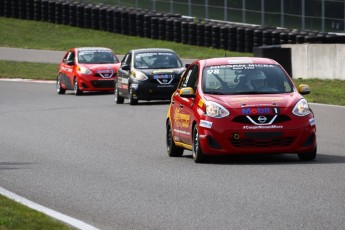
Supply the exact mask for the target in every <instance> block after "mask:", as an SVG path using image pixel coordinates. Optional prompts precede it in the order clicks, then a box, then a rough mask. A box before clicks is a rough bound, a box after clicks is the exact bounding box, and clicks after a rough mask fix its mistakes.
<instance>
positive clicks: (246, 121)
mask: <svg viewBox="0 0 345 230" xmlns="http://www.w3.org/2000/svg"><path fill="white" fill-rule="evenodd" d="M258 117H259V115H255V116H250V118H251V119H252V120H254V121H257V120H258ZM265 117H266V118H267V121H271V120H272V118H273V117H274V115H265ZM290 120H291V118H290V117H289V116H286V115H278V116H277V117H276V119H275V120H274V122H273V124H276V123H281V122H286V121H290ZM232 121H233V122H237V123H241V124H252V122H251V121H250V120H249V119H248V118H247V116H237V117H235V118H234V119H233V120H232ZM258 123H259V122H258Z"/></svg>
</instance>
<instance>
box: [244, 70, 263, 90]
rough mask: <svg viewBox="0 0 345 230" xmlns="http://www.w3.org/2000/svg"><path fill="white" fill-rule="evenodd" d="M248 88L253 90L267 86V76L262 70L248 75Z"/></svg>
mask: <svg viewBox="0 0 345 230" xmlns="http://www.w3.org/2000/svg"><path fill="white" fill-rule="evenodd" d="M247 82H248V87H249V88H250V89H251V90H253V89H257V87H258V86H259V85H260V87H263V86H265V85H266V75H265V74H264V73H263V72H262V71H260V70H254V71H250V72H248V73H247Z"/></svg>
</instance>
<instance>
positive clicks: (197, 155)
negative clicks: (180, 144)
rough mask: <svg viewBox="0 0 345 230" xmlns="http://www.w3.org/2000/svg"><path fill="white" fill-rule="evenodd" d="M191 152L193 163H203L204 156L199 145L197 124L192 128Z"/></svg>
mask: <svg viewBox="0 0 345 230" xmlns="http://www.w3.org/2000/svg"><path fill="white" fill-rule="evenodd" d="M192 153H193V160H194V162H195V163H204V162H205V161H206V156H205V155H204V153H203V152H202V150H201V147H200V142H199V129H198V124H196V125H195V126H194V129H193V143H192Z"/></svg>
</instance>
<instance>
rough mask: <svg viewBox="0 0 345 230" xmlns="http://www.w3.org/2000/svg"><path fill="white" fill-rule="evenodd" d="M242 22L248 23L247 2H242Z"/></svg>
mask: <svg viewBox="0 0 345 230" xmlns="http://www.w3.org/2000/svg"><path fill="white" fill-rule="evenodd" d="M242 22H243V23H246V0H242Z"/></svg>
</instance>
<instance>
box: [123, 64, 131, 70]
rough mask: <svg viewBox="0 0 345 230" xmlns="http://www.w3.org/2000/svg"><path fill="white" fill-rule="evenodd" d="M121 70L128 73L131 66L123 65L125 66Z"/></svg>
mask: <svg viewBox="0 0 345 230" xmlns="http://www.w3.org/2000/svg"><path fill="white" fill-rule="evenodd" d="M121 69H122V70H126V71H129V70H130V68H129V65H127V64H123V65H122V66H121Z"/></svg>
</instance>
